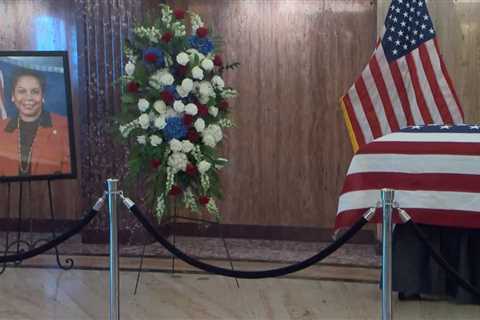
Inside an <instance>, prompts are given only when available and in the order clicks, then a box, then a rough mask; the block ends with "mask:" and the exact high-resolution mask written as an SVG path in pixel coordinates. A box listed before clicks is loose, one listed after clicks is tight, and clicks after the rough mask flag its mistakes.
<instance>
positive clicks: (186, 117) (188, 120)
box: [183, 114, 193, 126]
mask: <svg viewBox="0 0 480 320" xmlns="http://www.w3.org/2000/svg"><path fill="white" fill-rule="evenodd" d="M192 123H193V116H192V115H189V114H186V115H184V116H183V124H184V125H186V126H191V125H192Z"/></svg>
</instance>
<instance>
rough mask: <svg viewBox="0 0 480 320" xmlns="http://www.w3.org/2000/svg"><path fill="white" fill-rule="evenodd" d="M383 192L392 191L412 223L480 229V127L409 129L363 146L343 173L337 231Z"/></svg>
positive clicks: (358, 215)
mask: <svg viewBox="0 0 480 320" xmlns="http://www.w3.org/2000/svg"><path fill="white" fill-rule="evenodd" d="M382 188H391V189H394V190H395V202H396V203H397V204H398V206H399V207H401V208H404V209H405V210H406V211H407V212H408V213H409V214H410V215H411V216H412V218H413V221H415V222H417V223H424V224H431V225H443V226H457V227H465V228H480V126H478V125H457V126H450V125H429V126H411V127H408V128H405V129H403V130H401V131H399V132H396V133H391V134H388V135H386V136H383V137H381V138H378V139H376V140H374V141H373V142H371V143H369V144H367V145H364V146H363V147H362V148H360V149H359V150H358V152H357V153H356V154H355V156H354V157H353V159H352V161H351V164H350V167H349V169H348V173H347V177H346V179H345V183H344V186H343V190H342V192H341V195H340V197H339V204H338V211H337V217H336V227H337V228H339V227H345V226H348V225H351V224H352V223H354V222H355V221H357V219H358V218H359V217H360V216H361V215H362V213H363V212H365V210H367V209H368V208H370V207H373V206H376V205H377V203H378V202H379V200H380V190H381V189H382ZM378 211H379V212H380V209H379V210H378ZM380 216H381V215H380V214H377V221H378V218H380Z"/></svg>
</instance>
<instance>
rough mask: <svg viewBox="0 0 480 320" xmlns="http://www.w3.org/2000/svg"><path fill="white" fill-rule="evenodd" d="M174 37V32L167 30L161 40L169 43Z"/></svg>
mask: <svg viewBox="0 0 480 320" xmlns="http://www.w3.org/2000/svg"><path fill="white" fill-rule="evenodd" d="M172 38H173V33H171V32H170V31H167V32H165V33H164V34H163V35H162V39H161V40H162V41H163V42H165V43H169V42H170V40H172Z"/></svg>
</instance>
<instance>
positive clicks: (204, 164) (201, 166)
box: [198, 160, 212, 174]
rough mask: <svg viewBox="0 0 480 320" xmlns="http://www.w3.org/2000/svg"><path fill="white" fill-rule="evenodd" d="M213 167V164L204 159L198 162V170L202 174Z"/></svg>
mask: <svg viewBox="0 0 480 320" xmlns="http://www.w3.org/2000/svg"><path fill="white" fill-rule="evenodd" d="M211 167H212V164H211V163H210V162H208V161H205V160H202V161H200V162H199V163H198V171H199V172H200V173H202V174H203V173H205V172H207V171H208V170H209V169H210V168H211Z"/></svg>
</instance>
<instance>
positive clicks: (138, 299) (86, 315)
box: [0, 257, 480, 320]
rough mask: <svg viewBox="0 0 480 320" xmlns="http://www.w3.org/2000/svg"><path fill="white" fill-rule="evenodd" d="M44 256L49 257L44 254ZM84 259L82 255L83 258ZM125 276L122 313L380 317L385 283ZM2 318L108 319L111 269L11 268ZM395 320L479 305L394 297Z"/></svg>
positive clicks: (455, 313) (135, 317)
mask: <svg viewBox="0 0 480 320" xmlns="http://www.w3.org/2000/svg"><path fill="white" fill-rule="evenodd" d="M40 259H42V257H40ZM77 260H78V259H77ZM136 276H137V273H136V272H131V271H124V272H121V276H120V283H121V285H120V305H121V308H120V311H121V319H123V320H142V319H155V320H160V319H172V320H173V319H178V320H180V319H182V320H183V319H185V320H187V319H191V320H203V319H205V320H207V319H265V320H283V319H285V320H287V319H288V320H294V319H305V320H307V319H309V320H313V319H327V320H328V319H356V320H362V319H380V302H379V301H380V291H379V289H378V284H370V283H359V282H344V281H331V280H318V279H313V278H297V279H294V278H279V279H277V278H274V279H263V280H239V282H238V285H237V283H236V282H235V280H233V279H229V278H224V277H220V276H212V275H207V274H192V273H189V272H184V273H176V274H170V273H168V272H144V273H143V274H142V277H141V281H140V286H139V288H138V292H137V294H136V295H134V294H133V288H134V286H135V281H136ZM0 301H1V303H0V319H2V320H3V319H5V320H7V319H8V320H17V319H18V320H20V319H22V320H29V319H32V320H77V319H78V320H80V319H82V320H83V319H85V320H86V319H108V273H107V272H106V271H103V270H79V269H75V270H70V271H62V270H59V269H52V268H42V267H35V268H31V267H23V268H7V269H6V271H5V273H4V274H3V275H1V276H0ZM393 314H394V319H452V320H453V319H471V320H473V319H480V306H472V305H455V304H451V303H448V302H428V301H415V302H399V301H398V300H397V299H394V301H393Z"/></svg>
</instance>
